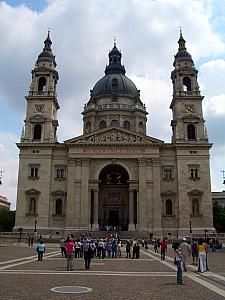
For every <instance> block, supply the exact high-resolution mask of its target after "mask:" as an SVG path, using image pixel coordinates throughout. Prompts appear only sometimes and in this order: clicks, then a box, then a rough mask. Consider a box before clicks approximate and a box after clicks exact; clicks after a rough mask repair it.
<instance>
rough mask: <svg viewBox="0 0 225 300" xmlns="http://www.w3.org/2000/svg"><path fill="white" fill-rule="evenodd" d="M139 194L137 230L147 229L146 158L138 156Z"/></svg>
mask: <svg viewBox="0 0 225 300" xmlns="http://www.w3.org/2000/svg"><path fill="white" fill-rule="evenodd" d="M138 165H139V195H138V230H140V231H141V230H143V231H145V230H147V202H148V199H147V196H146V158H138Z"/></svg>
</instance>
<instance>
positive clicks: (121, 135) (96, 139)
mask: <svg viewBox="0 0 225 300" xmlns="http://www.w3.org/2000/svg"><path fill="white" fill-rule="evenodd" d="M64 143H66V144H73V145H74V144H76V145H80V144H83V145H87V144H88V145H90V144H91V145H96V144H111V145H117V144H120V145H123V144H126V145H127V144H132V145H133V144H138V145H140V144H144V145H161V144H163V143H164V142H163V141H161V140H158V139H155V138H153V137H150V136H147V135H143V134H138V133H136V132H134V131H131V130H126V129H121V128H117V127H111V128H106V129H101V130H98V131H95V132H92V133H89V134H84V135H81V136H78V137H75V138H73V139H70V140H67V141H65V142H64Z"/></svg>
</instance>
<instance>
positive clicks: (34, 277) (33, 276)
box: [0, 242, 225, 300]
mask: <svg viewBox="0 0 225 300" xmlns="http://www.w3.org/2000/svg"><path fill="white" fill-rule="evenodd" d="M46 246H47V251H46V254H45V256H44V259H43V261H42V262H38V261H37V257H36V245H34V246H33V247H28V246H27V245H25V244H22V243H21V244H19V243H14V244H13V243H12V242H9V243H4V244H0V299H1V300H11V299H29V300H30V299H32V300H33V299H35V300H36V299H38V300H40V299H41V300H42V299H44V300H45V299H83V300H86V299H92V300H94V299H100V300H103V299H104V300H105V299H110V300H114V299H141V300H142V299H143V300H145V299H148V300H149V299H153V300H157V299H163V300H167V299H169V300H170V299H173V300H175V299H179V300H180V299H189V300H190V299H192V298H194V299H195V300H198V299H201V300H202V299H204V300H211V299H214V300H217V299H224V298H225V250H224V249H222V250H218V251H217V252H216V253H211V252H209V254H208V261H209V268H210V272H206V273H204V274H199V273H197V272H196V271H197V270H196V267H194V266H191V265H190V267H189V271H188V272H187V273H185V276H184V277H185V286H180V285H177V284H176V266H174V265H173V258H172V257H173V251H172V249H171V248H170V249H169V250H168V252H167V257H166V261H165V262H161V261H160V259H159V254H155V253H154V252H153V248H152V247H151V246H150V247H149V249H148V250H142V251H141V257H140V259H127V258H126V257H125V253H124V252H123V253H122V258H117V259H107V258H105V259H93V260H92V265H91V270H84V261H83V259H75V261H74V271H70V272H68V271H66V260H65V258H62V257H61V254H60V251H59V245H54V244H47V245H46ZM123 251H125V247H123ZM61 286H66V287H69V286H72V287H87V288H89V289H90V291H88V292H86V293H79V294H72V293H68V294H65V293H64V294H61V293H56V292H53V291H51V289H52V288H55V287H61Z"/></svg>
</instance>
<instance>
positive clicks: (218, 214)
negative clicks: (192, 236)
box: [213, 201, 225, 232]
mask: <svg viewBox="0 0 225 300" xmlns="http://www.w3.org/2000/svg"><path fill="white" fill-rule="evenodd" d="M213 226H214V228H216V230H217V231H218V232H225V208H224V207H222V206H221V205H220V204H219V203H218V202H217V201H216V202H215V203H214V204H213Z"/></svg>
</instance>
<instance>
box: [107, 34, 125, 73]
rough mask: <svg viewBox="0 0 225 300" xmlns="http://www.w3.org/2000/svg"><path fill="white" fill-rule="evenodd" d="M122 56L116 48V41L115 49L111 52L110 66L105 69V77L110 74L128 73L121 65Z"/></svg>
mask: <svg viewBox="0 0 225 300" xmlns="http://www.w3.org/2000/svg"><path fill="white" fill-rule="evenodd" d="M121 57H122V54H121V52H120V51H119V50H118V48H117V47H116V42H115V40H114V47H113V48H112V50H111V51H110V52H109V64H108V66H106V68H105V75H108V74H123V75H125V73H126V71H125V68H124V66H122V65H121Z"/></svg>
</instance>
